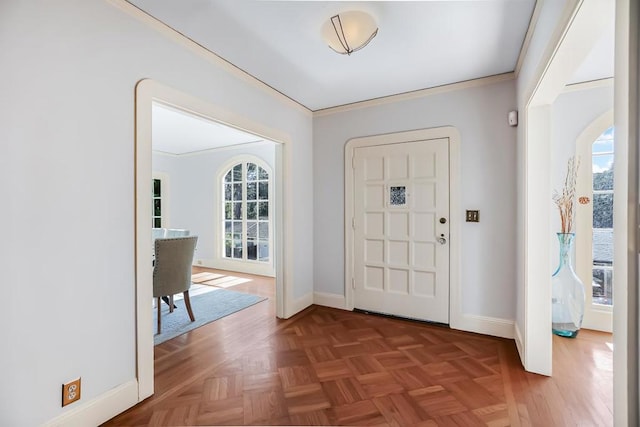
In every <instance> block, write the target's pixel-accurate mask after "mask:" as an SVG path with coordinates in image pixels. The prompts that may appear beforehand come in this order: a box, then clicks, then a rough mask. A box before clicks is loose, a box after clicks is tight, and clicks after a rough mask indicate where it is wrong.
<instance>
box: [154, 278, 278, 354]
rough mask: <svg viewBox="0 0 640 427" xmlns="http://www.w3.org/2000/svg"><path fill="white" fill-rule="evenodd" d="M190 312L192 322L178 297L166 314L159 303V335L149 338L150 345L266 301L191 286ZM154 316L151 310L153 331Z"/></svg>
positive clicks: (211, 288) (245, 295)
mask: <svg viewBox="0 0 640 427" xmlns="http://www.w3.org/2000/svg"><path fill="white" fill-rule="evenodd" d="M189 296H190V300H191V309H192V310H193V316H194V317H195V318H196V321H195V322H192V321H191V320H190V319H189V314H188V313H187V309H186V308H185V306H184V300H183V299H182V294H180V299H178V298H177V297H178V295H176V296H175V298H176V299H175V300H174V304H175V305H176V306H177V307H178V308H175V309H174V310H173V313H169V306H168V305H167V304H165V303H164V302H163V303H162V333H161V334H157V333H156V334H155V335H154V336H153V345H158V344H160V343H163V342H165V341H167V340H170V339H171V338H175V337H177V336H178V335H182V334H184V333H185V332H188V331H191V330H192V329H195V328H198V327H200V326H202V325H205V324H207V323H209V322H213V321H214V320H218V319H220V318H222V317H225V316H228V315H230V314H232V313H235V312H236V311H240V310H243V309H245V308H247V307H250V306H252V305H254V304H257V303H259V302H260V301H264V300H266V298H263V297H259V296H256V295H249V294H243V293H241V292H235V291H229V290H227V289H220V288H214V287H211V286H203V285H193V286H191V289H190V290H189ZM157 313H158V310H157V309H156V308H155V307H154V309H153V328H154V332H156V331H157V329H156V328H157V326H156V325H157Z"/></svg>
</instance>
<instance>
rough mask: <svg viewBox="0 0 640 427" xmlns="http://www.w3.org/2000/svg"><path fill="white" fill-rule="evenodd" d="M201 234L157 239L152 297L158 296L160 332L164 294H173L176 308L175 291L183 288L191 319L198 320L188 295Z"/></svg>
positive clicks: (171, 308)
mask: <svg viewBox="0 0 640 427" xmlns="http://www.w3.org/2000/svg"><path fill="white" fill-rule="evenodd" d="M197 241H198V236H187V237H170V238H161V239H156V241H155V243H154V248H155V257H156V259H155V263H154V265H153V297H154V298H157V304H156V305H157V309H158V333H160V332H161V330H162V321H161V315H160V314H161V313H160V312H161V303H160V302H161V298H162V297H164V296H169V297H170V302H171V303H170V304H169V312H170V313H172V312H173V307H174V306H173V295H175V294H177V293H180V292H182V293H183V295H184V305H185V307H186V308H187V313H188V314H189V318H190V319H191V321H192V322H193V321H195V317H194V316H193V311H192V310H191V300H190V299H189V288H190V287H191V266H192V264H193V253H194V251H195V248H196V243H197Z"/></svg>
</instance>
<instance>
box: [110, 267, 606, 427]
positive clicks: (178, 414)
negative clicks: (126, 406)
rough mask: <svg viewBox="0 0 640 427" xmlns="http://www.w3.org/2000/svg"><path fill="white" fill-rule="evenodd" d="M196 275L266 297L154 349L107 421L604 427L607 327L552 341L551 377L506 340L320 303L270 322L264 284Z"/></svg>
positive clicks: (268, 290)
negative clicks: (133, 389) (138, 385)
mask: <svg viewBox="0 0 640 427" xmlns="http://www.w3.org/2000/svg"><path fill="white" fill-rule="evenodd" d="M195 272H196V273H202V274H201V275H200V276H197V277H196V280H197V279H198V278H200V279H202V281H201V283H205V282H207V281H210V280H214V281H215V280H217V281H218V283H219V284H221V283H226V284H229V283H232V282H234V283H235V284H233V285H229V286H232V287H233V289H234V290H239V291H243V292H249V293H256V294H260V295H263V296H268V297H271V298H270V299H269V301H266V302H264V303H261V304H257V305H255V306H252V307H249V308H248V309H246V310H243V311H241V312H238V313H235V314H233V315H231V316H228V317H225V318H223V319H220V320H218V321H216V322H213V323H210V324H208V325H205V326H203V327H201V328H198V329H196V330H193V331H191V332H189V333H187V334H184V335H182V336H179V337H176V338H175V339H173V340H170V341H167V342H165V343H163V344H161V345H159V346H157V347H156V351H155V379H156V382H155V395H154V396H153V397H151V398H149V399H147V400H145V401H144V402H142V403H140V404H138V405H137V406H136V407H134V408H132V409H130V410H129V411H127V412H125V413H123V414H121V415H119V416H117V417H115V418H114V419H112V420H110V421H109V422H107V423H106V424H105V426H138V425H145V426H146V425H152V426H156V425H158V426H160V425H187V426H189V425H377V426H493V427H498V426H521V425H522V426H530V425H531V426H568V425H574V426H606V425H612V424H613V422H612V415H611V413H612V412H611V410H612V391H611V389H612V386H611V385H612V352H611V350H610V348H609V347H608V346H607V342H610V341H611V335H610V334H602V333H598V332H593V331H587V330H583V331H581V332H580V334H579V335H578V338H577V339H574V340H570V339H562V338H559V337H554V368H555V372H554V376H553V377H552V378H548V377H543V376H539V375H535V374H530V373H527V372H525V371H524V370H523V369H522V366H521V364H520V360H519V358H518V355H517V352H516V349H515V345H514V342H513V341H511V340H506V339H500V338H493V337H487V336H482V335H477V334H472V333H465V332H459V331H453V330H450V329H448V328H444V327H441V326H434V325H427V324H421V323H416V322H410V321H403V320H398V319H390V318H384V317H379V316H373V315H366V314H362V313H352V312H347V311H342V310H336V309H330V308H326V307H320V306H312V307H309V308H308V309H306V310H304V311H303V312H302V313H299V314H298V315H296V316H294V317H293V318H291V319H288V320H278V319H276V318H275V315H274V313H275V302H274V298H273V297H274V284H273V280H271V279H267V278H260V277H257V276H249V275H242V274H238V273H227V272H219V271H208V270H204V269H196V270H195ZM206 274H213V275H219V277H213V276H206ZM207 277H208V278H207ZM205 279H206V280H205ZM211 284H214V283H211ZM225 286H227V285H225Z"/></svg>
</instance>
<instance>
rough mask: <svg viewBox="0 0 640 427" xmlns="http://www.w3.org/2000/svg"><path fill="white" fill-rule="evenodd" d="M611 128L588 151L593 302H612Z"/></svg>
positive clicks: (612, 140) (605, 303) (612, 138)
mask: <svg viewBox="0 0 640 427" xmlns="http://www.w3.org/2000/svg"><path fill="white" fill-rule="evenodd" d="M613 146H614V137H613V127H610V128H609V129H607V130H606V131H604V132H603V133H602V135H600V136H599V137H598V138H597V139H596V140H595V141H594V143H593V147H592V151H591V153H592V154H591V156H592V157H591V165H592V174H593V181H592V189H593V303H594V304H602V305H612V304H613V151H614V149H613Z"/></svg>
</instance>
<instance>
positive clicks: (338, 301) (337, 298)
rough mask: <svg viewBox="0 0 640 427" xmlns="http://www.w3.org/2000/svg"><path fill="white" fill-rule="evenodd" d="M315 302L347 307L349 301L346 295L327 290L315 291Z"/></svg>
mask: <svg viewBox="0 0 640 427" xmlns="http://www.w3.org/2000/svg"><path fill="white" fill-rule="evenodd" d="M313 303H314V304H317V305H322V306H325V307H331V308H339V309H341V310H346V309H347V301H346V298H345V296H344V295H341V294H330V293H326V292H314V293H313Z"/></svg>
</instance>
